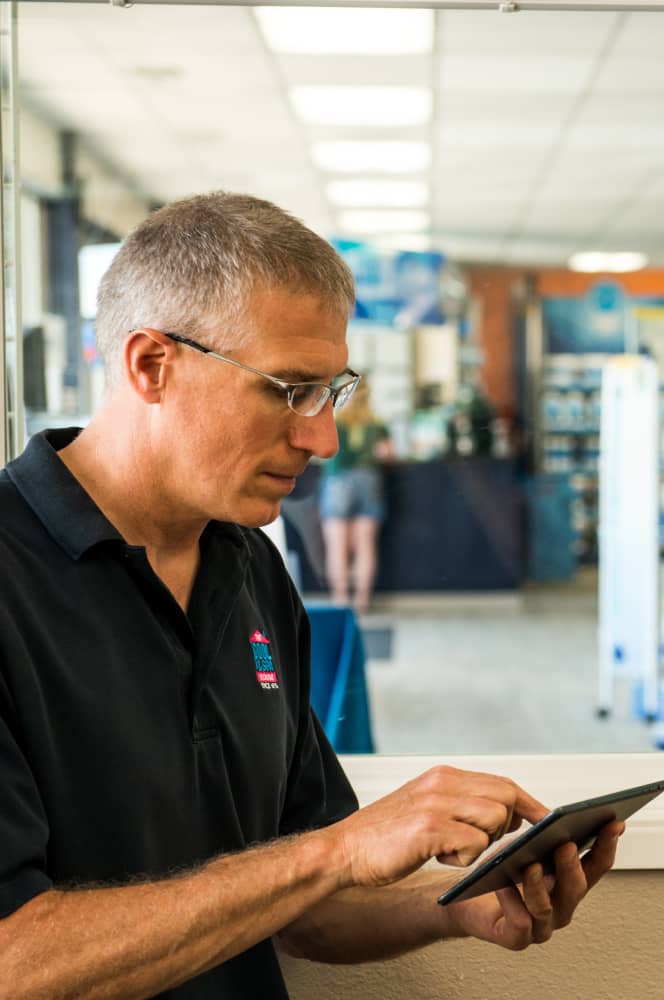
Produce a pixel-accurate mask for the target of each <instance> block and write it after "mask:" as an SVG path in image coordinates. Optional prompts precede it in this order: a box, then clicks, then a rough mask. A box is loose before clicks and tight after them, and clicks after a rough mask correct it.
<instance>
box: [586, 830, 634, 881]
mask: <svg viewBox="0 0 664 1000" xmlns="http://www.w3.org/2000/svg"><path fill="white" fill-rule="evenodd" d="M624 832H625V824H624V823H622V822H620V821H618V820H615V821H614V822H613V823H609V824H608V826H605V827H604V829H603V830H602V831H601V832H600V834H599V836H598V838H597V840H596V841H595V843H594V844H593V847H592V850H591V851H588V853H587V854H586V855H585V857H584V858H583V860H582V862H581V864H582V866H583V870H584V873H585V877H586V881H587V883H588V888H589V889H590V888H592V886H594V885H595V884H596V883H597V882H599V880H600V879H601V877H602V875H604V874H605V873H606V872H607V871H608V870H609V868H611V867H612V865H613V863H614V862H615V860H616V849H617V847H618V840H619V839H620V836H621V835H622V834H623V833H624Z"/></svg>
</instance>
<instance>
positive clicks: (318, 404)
mask: <svg viewBox="0 0 664 1000" xmlns="http://www.w3.org/2000/svg"><path fill="white" fill-rule="evenodd" d="M162 332H163V334H164V336H165V337H168V338H169V340H174V341H176V343H178V344H184V345H185V346H186V347H193V349H194V350H195V351H200V352H201V354H207V355H209V357H211V358H216V359H217V361H225V362H226V364H228V365H234V366H235V367H236V368H244V370H245V371H247V372H253V374H254V375H260V377H261V378H264V379H267V381H268V382H272V384H273V385H275V386H277V387H278V388H279V389H281V390H282V391H283V392H285V393H286V399H287V400H288V405H289V406H290V408H291V410H292V411H293V412H294V413H297V414H299V415H300V416H301V417H315V416H316V414H317V413H320V411H321V410H322V409H323V407H324V406H325V404H326V403H327V401H328V399H331V400H332V408H333V409H334V410H335V411H336V410H340V409H341V407H342V406H345V405H346V403H347V402H348V400H349V399H350V397H351V396H352V395H353V393H354V392H355V390H356V389H357V386H358V384H359V382H360V380H361V378H362V376H361V375H358V373H357V372H354V371H353V370H352V368H346V369H345V371H343V372H342V373H341V374H340V375H338V376H337V380H338V379H342V378H343V377H344V376H345V375H350V376H351V377H350V379H348V380H347V381H345V382H341V383H340V384H336V385H328V384H327V383H326V382H284V381H283V380H282V379H280V378H275V377H274V375H268V374H266V372H261V371H259V370H258V368H252V367H251V366H250V365H243V364H241V363H240V362H239V361H233V360H232V358H226V357H224V355H223V354H217V353H216V351H212V350H210V348H209V347H204V346H203V344H199V343H197V342H196V341H195V340H190V339H189V337H183V336H181V335H180V334H179V333H169V332H167V331H166V330H164V331H162Z"/></svg>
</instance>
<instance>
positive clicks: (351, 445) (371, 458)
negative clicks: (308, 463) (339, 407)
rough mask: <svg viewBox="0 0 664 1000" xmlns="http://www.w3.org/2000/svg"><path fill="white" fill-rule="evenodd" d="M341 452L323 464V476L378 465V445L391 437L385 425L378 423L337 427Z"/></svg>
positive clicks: (339, 425)
mask: <svg viewBox="0 0 664 1000" xmlns="http://www.w3.org/2000/svg"><path fill="white" fill-rule="evenodd" d="M337 433H338V435H339V451H338V452H337V453H336V455H334V456H333V457H332V458H330V459H328V461H327V462H325V463H324V464H323V475H326V476H332V475H335V474H336V473H338V472H345V471H346V470H347V469H356V468H358V467H360V466H365V467H366V466H373V465H376V464H377V462H378V459H377V457H376V445H377V444H378V442H379V441H384V440H385V439H386V438H388V437H389V431H388V429H387V427H386V426H385V424H381V423H378V421H376V422H374V423H371V424H364V425H361V424H356V425H355V426H351V427H347V426H346V425H345V424H338V425H337Z"/></svg>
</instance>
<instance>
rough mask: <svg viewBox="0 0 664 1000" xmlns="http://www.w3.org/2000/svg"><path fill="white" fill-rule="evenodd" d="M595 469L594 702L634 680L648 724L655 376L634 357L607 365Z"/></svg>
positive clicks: (651, 713) (655, 627) (654, 674)
mask: <svg viewBox="0 0 664 1000" xmlns="http://www.w3.org/2000/svg"><path fill="white" fill-rule="evenodd" d="M600 436H601V443H602V446H601V449H600V465H599V701H598V711H599V713H600V714H601V715H606V714H608V713H609V712H610V711H611V709H612V707H613V701H614V687H615V678H616V674H618V673H623V674H626V675H628V676H630V677H632V678H634V679H635V680H637V681H638V682H640V684H641V686H642V690H643V710H644V713H645V716H646V718H648V719H650V720H653V719H655V718H656V717H657V714H658V707H659V706H658V700H659V698H658V694H659V678H658V673H659V579H658V578H659V376H658V368H657V365H656V363H655V362H654V361H653V360H652V359H650V358H647V357H642V356H639V355H620V356H617V357H616V358H614V359H612V360H609V361H607V362H606V364H605V367H604V371H603V377H602V399H601V421H600Z"/></svg>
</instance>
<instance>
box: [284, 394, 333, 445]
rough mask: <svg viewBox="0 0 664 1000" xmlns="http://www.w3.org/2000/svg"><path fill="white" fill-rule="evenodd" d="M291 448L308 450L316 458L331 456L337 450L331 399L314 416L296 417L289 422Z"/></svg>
mask: <svg viewBox="0 0 664 1000" xmlns="http://www.w3.org/2000/svg"><path fill="white" fill-rule="evenodd" d="M290 444H291V447H292V448H297V449H299V450H300V451H308V452H310V453H311V454H312V455H316V457H317V458H332V456H333V455H336V453H337V451H338V450H339V438H338V437H337V425H336V423H335V421H334V410H333V409H332V401H331V400H328V402H327V403H326V404H325V406H324V407H323V409H322V410H321V411H320V413H317V414H316V416H315V417H296V418H295V419H294V420H293V421H292V423H291V431H290Z"/></svg>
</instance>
